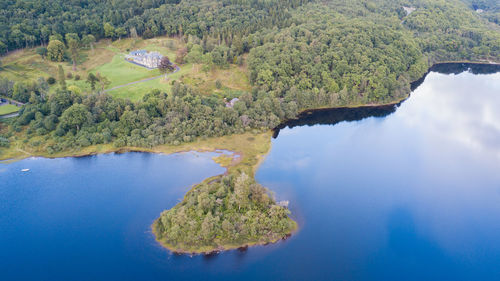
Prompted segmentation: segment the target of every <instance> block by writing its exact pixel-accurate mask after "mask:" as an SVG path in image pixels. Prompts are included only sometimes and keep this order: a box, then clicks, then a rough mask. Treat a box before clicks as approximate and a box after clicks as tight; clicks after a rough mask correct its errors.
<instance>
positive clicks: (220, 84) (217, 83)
mask: <svg viewBox="0 0 500 281" xmlns="http://www.w3.org/2000/svg"><path fill="white" fill-rule="evenodd" d="M215 88H217V89H220V88H222V82H221V81H220V80H219V79H217V80H215Z"/></svg>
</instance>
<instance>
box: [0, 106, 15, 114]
mask: <svg viewBox="0 0 500 281" xmlns="http://www.w3.org/2000/svg"><path fill="white" fill-rule="evenodd" d="M17 111H19V107H17V106H15V105H13V104H5V105H0V115H5V114H10V113H14V112H17Z"/></svg>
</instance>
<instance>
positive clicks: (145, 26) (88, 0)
mask: <svg viewBox="0 0 500 281" xmlns="http://www.w3.org/2000/svg"><path fill="white" fill-rule="evenodd" d="M304 2H307V0H274V1H260V0H239V1H235V0H224V1H215V0H213V1H195V0H184V1H180V0H147V1H142V0H141V1H137V0H125V1H111V0H106V1H96V0H78V1H60V0H48V1H26V0H22V1H3V2H2V3H0V9H1V10H0V54H2V53H5V52H7V51H9V50H13V49H17V48H25V47H33V46H36V45H40V44H43V45H45V44H48V42H49V38H50V36H51V35H59V36H62V38H64V37H65V35H66V34H68V33H74V34H77V35H78V36H80V37H82V38H83V37H84V36H85V35H92V36H93V37H94V38H96V39H97V40H99V39H101V38H111V39H116V38H119V37H123V36H137V35H139V36H143V37H144V38H151V37H154V36H159V35H169V36H174V35H183V34H186V35H196V36H198V37H200V38H202V37H204V36H209V35H210V36H211V37H214V38H217V40H220V41H222V40H224V41H226V43H228V42H229V41H231V40H232V38H233V37H239V38H242V37H243V36H245V35H248V34H251V33H253V32H255V31H257V30H260V29H262V28H264V27H274V26H276V27H281V26H285V25H287V24H289V21H288V20H287V19H288V18H289V12H288V9H292V8H295V7H297V6H299V5H301V4H302V3H304ZM220 41H219V43H220Z"/></svg>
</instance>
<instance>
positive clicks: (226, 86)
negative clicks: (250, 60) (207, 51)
mask: <svg viewBox="0 0 500 281" xmlns="http://www.w3.org/2000/svg"><path fill="white" fill-rule="evenodd" d="M217 80H219V81H220V82H221V83H222V88H221V89H217V88H216V86H215V81H217ZM181 81H182V82H184V83H185V84H188V85H191V86H192V87H195V88H197V89H198V90H199V91H200V92H201V93H203V94H211V93H224V92H228V91H250V90H251V86H250V82H249V80H248V72H247V70H246V68H245V67H243V66H237V65H230V66H229V67H228V68H227V69H213V70H210V71H208V72H204V71H202V65H200V64H194V65H191V69H190V70H189V72H188V73H187V74H186V75H183V76H182V77H181Z"/></svg>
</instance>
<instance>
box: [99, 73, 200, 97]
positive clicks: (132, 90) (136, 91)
mask: <svg viewBox="0 0 500 281" xmlns="http://www.w3.org/2000/svg"><path fill="white" fill-rule="evenodd" d="M190 69H191V64H186V65H182V66H181V69H180V70H179V71H177V72H176V73H171V74H168V79H167V80H165V78H163V77H161V78H157V79H154V80H150V81H146V82H141V83H138V84H134V85H129V86H126V87H123V88H119V89H116V90H112V91H109V92H108V93H109V94H111V95H113V96H114V97H119V98H127V99H130V100H132V101H138V100H140V99H141V98H142V97H143V96H144V95H145V94H147V93H149V92H151V90H153V89H159V90H161V91H167V92H168V91H169V90H170V87H171V86H172V81H174V80H179V79H180V77H182V76H183V75H186V74H187V73H189V71H190ZM156 73H157V74H156V75H154V76H158V75H160V73H159V71H158V70H156ZM138 80H139V79H138Z"/></svg>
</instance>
